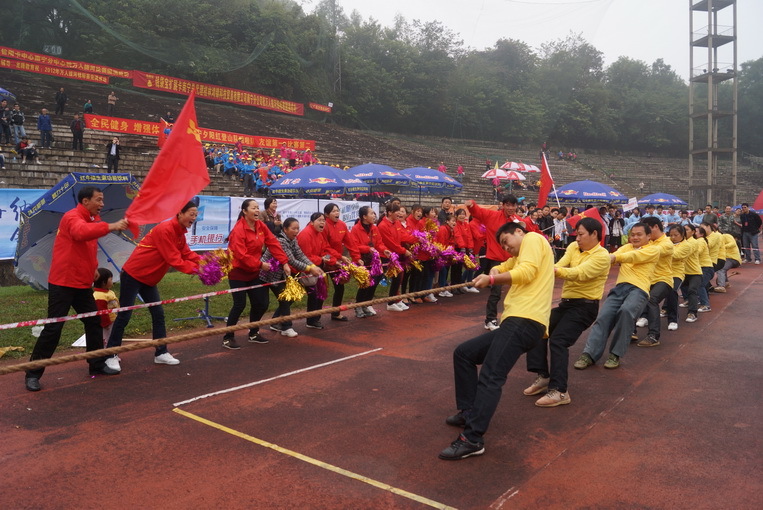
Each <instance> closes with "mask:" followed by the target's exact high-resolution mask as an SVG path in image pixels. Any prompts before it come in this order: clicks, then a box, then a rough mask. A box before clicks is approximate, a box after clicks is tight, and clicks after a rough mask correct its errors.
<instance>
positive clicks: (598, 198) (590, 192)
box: [548, 180, 628, 204]
mask: <svg viewBox="0 0 763 510" xmlns="http://www.w3.org/2000/svg"><path fill="white" fill-rule="evenodd" d="M548 196H549V198H552V197H553V198H556V199H558V200H559V201H560V202H566V203H583V204H591V203H606V204H625V203H627V202H628V197H626V196H625V195H623V194H622V193H620V192H619V191H617V190H616V189H615V188H612V187H610V186H607V185H606V184H602V183H600V182H596V181H588V180H586V181H575V182H571V183H569V184H565V185H564V186H561V187H559V188H557V189H556V192H555V193H554V192H551V193H549V195H548Z"/></svg>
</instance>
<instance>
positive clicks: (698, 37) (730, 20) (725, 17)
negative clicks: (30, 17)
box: [689, 0, 738, 207]
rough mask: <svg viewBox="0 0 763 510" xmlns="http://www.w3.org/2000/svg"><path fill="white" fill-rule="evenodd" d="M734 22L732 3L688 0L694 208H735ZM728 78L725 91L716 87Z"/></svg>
mask: <svg viewBox="0 0 763 510" xmlns="http://www.w3.org/2000/svg"><path fill="white" fill-rule="evenodd" d="M729 7H730V9H729ZM736 21H737V0H699V1H697V0H689V67H690V79H689V188H690V195H691V200H692V203H691V205H693V206H704V205H705V204H717V205H719V206H721V207H723V205H726V204H736V195H737V90H738V87H737V25H736ZM695 25H696V26H697V27H700V28H697V29H695ZM729 80H731V86H730V87H729V86H728V84H726V85H721V84H723V83H724V82H727V81H729ZM719 91H720V94H719ZM729 161H730V162H731V164H730V168H729V164H728V162H729ZM719 162H721V163H722V165H721V166H720V167H719ZM695 165H696V167H697V168H696V172H695ZM702 166H706V169H707V171H706V172H702Z"/></svg>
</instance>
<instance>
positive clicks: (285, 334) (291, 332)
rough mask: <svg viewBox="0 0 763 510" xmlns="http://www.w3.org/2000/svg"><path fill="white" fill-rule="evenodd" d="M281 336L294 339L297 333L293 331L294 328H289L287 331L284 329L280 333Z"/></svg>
mask: <svg viewBox="0 0 763 510" xmlns="http://www.w3.org/2000/svg"><path fill="white" fill-rule="evenodd" d="M281 334H282V335H283V336H288V337H289V338H294V337H295V336H297V335H298V334H299V333H297V332H296V331H294V328H289V329H284V330H283V331H281Z"/></svg>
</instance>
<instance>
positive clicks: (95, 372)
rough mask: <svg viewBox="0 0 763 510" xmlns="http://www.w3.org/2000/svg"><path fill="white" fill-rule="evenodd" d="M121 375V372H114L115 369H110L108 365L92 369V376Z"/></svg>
mask: <svg viewBox="0 0 763 510" xmlns="http://www.w3.org/2000/svg"><path fill="white" fill-rule="evenodd" d="M119 373H120V372H119V370H114V369H113V368H109V367H107V366H106V365H103V366H102V367H100V368H91V369H90V375H117V374H119Z"/></svg>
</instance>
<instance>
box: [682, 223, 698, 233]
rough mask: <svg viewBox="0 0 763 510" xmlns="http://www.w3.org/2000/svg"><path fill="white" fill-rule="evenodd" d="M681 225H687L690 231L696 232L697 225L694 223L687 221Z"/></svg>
mask: <svg viewBox="0 0 763 510" xmlns="http://www.w3.org/2000/svg"><path fill="white" fill-rule="evenodd" d="M683 226H684V227H689V229H691V231H692V232H696V231H697V226H696V225H695V224H694V223H687V224H686V225H683Z"/></svg>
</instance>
